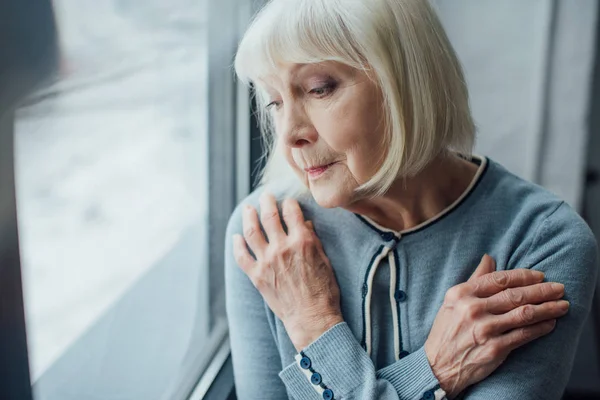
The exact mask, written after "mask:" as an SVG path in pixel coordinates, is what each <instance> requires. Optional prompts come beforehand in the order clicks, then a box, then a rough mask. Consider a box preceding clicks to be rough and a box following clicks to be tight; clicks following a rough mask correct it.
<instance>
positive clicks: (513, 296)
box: [504, 289, 525, 307]
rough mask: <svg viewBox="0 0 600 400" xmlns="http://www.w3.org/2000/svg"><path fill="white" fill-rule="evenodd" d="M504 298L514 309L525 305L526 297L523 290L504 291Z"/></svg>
mask: <svg viewBox="0 0 600 400" xmlns="http://www.w3.org/2000/svg"><path fill="white" fill-rule="evenodd" d="M504 296H505V298H506V300H508V302H509V303H511V304H512V305H513V307H519V306H520V305H522V304H524V303H525V295H524V293H523V291H522V290H518V289H517V290H513V289H506V290H505V291H504Z"/></svg>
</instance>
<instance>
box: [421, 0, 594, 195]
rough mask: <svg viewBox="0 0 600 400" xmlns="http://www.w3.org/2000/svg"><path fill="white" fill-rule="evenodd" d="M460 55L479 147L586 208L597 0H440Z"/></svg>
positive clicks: (521, 173) (508, 165)
mask: <svg viewBox="0 0 600 400" xmlns="http://www.w3.org/2000/svg"><path fill="white" fill-rule="evenodd" d="M433 2H434V4H436V5H437V7H438V10H439V13H440V17H441V18H442V21H443V23H444V26H445V27H446V30H447V33H448V36H449V37H450V40H451V41H452V43H453V44H454V47H455V49H456V51H457V52H458V55H459V57H460V59H461V61H462V63H463V66H464V68H465V73H466V77H467V83H468V85H469V88H470V92H471V107H472V109H473V113H474V115H475V120H476V123H477V125H478V128H479V129H478V141H477V146H476V152H478V153H482V154H486V155H489V156H490V157H492V158H493V159H495V160H496V161H498V162H500V163H501V164H503V165H505V166H506V167H507V168H508V169H509V170H511V171H513V172H514V173H516V174H517V175H520V176H522V177H524V178H526V179H529V180H532V181H535V182H537V183H541V184H542V185H543V186H545V187H547V188H548V189H550V190H552V191H554V192H555V193H557V194H558V195H559V196H561V197H562V198H564V199H565V200H567V201H568V202H569V203H570V204H571V205H573V206H575V207H579V204H580V200H581V191H582V179H581V177H582V174H583V172H582V171H583V168H584V166H583V163H584V161H585V143H586V140H587V133H588V131H587V109H588V108H587V107H588V103H589V97H590V95H589V88H590V86H591V76H592V67H593V62H594V42H595V32H596V14H597V13H596V9H597V1H596V0H578V1H568V0H556V1H553V0H527V1H523V0H502V1H497V0H434V1H433Z"/></svg>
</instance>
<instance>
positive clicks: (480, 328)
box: [473, 323, 493, 345]
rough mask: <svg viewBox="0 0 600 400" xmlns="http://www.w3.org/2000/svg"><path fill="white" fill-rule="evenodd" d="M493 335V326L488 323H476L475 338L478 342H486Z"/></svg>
mask: <svg viewBox="0 0 600 400" xmlns="http://www.w3.org/2000/svg"><path fill="white" fill-rule="evenodd" d="M492 336H493V329H492V326H491V325H489V324H486V323H483V324H479V325H476V326H475V327H474V328H473V339H474V340H475V343H477V344H480V345H481V344H485V343H487V342H488V340H490V339H491V338H492Z"/></svg>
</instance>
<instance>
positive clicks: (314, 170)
mask: <svg viewBox="0 0 600 400" xmlns="http://www.w3.org/2000/svg"><path fill="white" fill-rule="evenodd" d="M333 164H335V163H331V164H325V165H319V166H317V167H308V168H304V170H305V171H306V172H308V173H319V172H323V171H325V170H326V169H327V168H329V167H331V166H332V165H333Z"/></svg>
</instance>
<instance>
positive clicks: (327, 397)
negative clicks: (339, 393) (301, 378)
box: [323, 389, 333, 400]
mask: <svg viewBox="0 0 600 400" xmlns="http://www.w3.org/2000/svg"><path fill="white" fill-rule="evenodd" d="M323 399H324V400H332V399H333V391H332V390H331V389H325V391H324V392H323Z"/></svg>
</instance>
